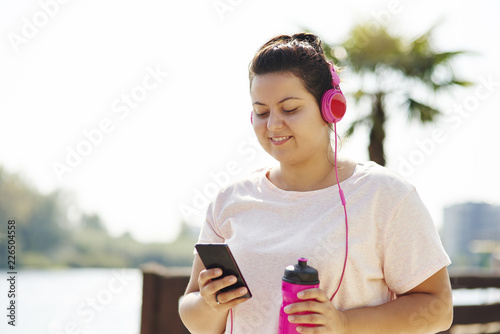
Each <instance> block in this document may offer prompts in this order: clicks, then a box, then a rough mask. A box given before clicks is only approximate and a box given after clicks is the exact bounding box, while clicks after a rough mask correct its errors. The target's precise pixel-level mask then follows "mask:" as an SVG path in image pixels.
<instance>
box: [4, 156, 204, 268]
mask: <svg viewBox="0 0 500 334" xmlns="http://www.w3.org/2000/svg"><path fill="white" fill-rule="evenodd" d="M71 198H73V196H72V195H71V194H68V193H65V192H62V191H59V190H57V191H54V192H52V193H50V194H42V193H40V192H39V191H38V190H36V189H35V188H33V187H32V186H31V185H30V184H29V183H28V182H26V181H25V180H23V179H22V178H21V177H19V176H18V175H16V174H12V173H9V172H7V171H6V170H5V169H4V168H3V167H1V166H0V221H1V222H2V226H3V225H4V223H6V222H7V221H8V220H9V219H15V220H16V229H17V230H16V245H17V246H16V254H17V256H16V262H17V263H16V267H17V268H19V269H49V268H51V269H52V268H84V267H85V268H87V267H96V268H139V267H140V266H142V265H143V264H145V263H148V262H155V263H159V264H161V265H164V266H167V267H170V266H174V267H183V266H191V265H192V260H193V247H194V244H195V242H196V238H197V231H193V228H191V227H190V226H189V225H187V224H186V223H183V224H182V228H181V231H180V233H179V235H178V237H177V238H176V240H174V241H172V242H169V243H141V242H139V241H137V240H135V239H134V238H133V237H132V236H131V235H130V234H129V233H124V234H123V235H121V236H118V237H114V236H111V235H110V234H109V232H108V231H107V230H106V228H105V224H104V222H103V221H102V220H101V218H100V217H99V215H97V214H87V213H82V214H80V215H79V217H78V218H77V219H75V218H73V219H72V220H71V219H70V218H69V217H71V214H70V213H71V211H72V210H73V211H74V210H75V209H74V208H75V204H74V203H71V202H70V201H69V200H68V199H71ZM6 242H7V230H6V229H5V228H2V229H0V254H3V258H6V256H7V254H6V247H4V245H5V244H6ZM4 253H5V254H4ZM6 265H7V264H6V263H2V264H0V268H5V266H6Z"/></svg>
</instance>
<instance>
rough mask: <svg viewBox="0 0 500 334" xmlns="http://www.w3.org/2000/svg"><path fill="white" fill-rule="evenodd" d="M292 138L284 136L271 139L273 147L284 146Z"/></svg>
mask: <svg viewBox="0 0 500 334" xmlns="http://www.w3.org/2000/svg"><path fill="white" fill-rule="evenodd" d="M290 138H292V136H282V137H270V138H269V139H270V140H271V143H273V145H283V144H284V143H286V142H287V141H288V140H289V139H290Z"/></svg>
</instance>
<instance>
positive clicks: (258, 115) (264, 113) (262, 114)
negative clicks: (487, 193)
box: [255, 111, 268, 117]
mask: <svg viewBox="0 0 500 334" xmlns="http://www.w3.org/2000/svg"><path fill="white" fill-rule="evenodd" d="M255 114H256V115H257V117H264V116H266V115H267V114H268V112H266V111H264V112H260V113H259V112H257V111H256V112H255Z"/></svg>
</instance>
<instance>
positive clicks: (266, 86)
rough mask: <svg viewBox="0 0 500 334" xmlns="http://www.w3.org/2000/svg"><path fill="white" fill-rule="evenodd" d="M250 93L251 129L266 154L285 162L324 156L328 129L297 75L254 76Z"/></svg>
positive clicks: (312, 98)
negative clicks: (251, 108) (251, 104)
mask: <svg viewBox="0 0 500 334" xmlns="http://www.w3.org/2000/svg"><path fill="white" fill-rule="evenodd" d="M250 95H251V97H252V103H253V128H254V131H255V134H256V135H257V138H258V140H259V142H260V144H261V145H262V147H263V148H264V150H266V152H267V153H269V154H270V155H271V156H272V157H274V158H275V159H276V160H278V161H279V162H280V163H287V164H300V163H306V162H314V159H316V158H320V159H321V158H323V159H324V158H325V157H327V152H328V151H327V150H328V147H329V145H330V141H329V138H330V137H329V128H328V126H327V123H325V121H324V120H323V119H322V117H321V113H320V110H319V107H318V105H317V103H316V100H315V98H314V96H313V95H312V94H311V93H309V92H308V91H307V90H306V89H305V88H304V86H303V85H302V82H301V81H300V79H299V78H298V77H296V76H295V75H294V74H292V73H290V72H276V73H269V74H263V75H256V76H255V77H254V78H253V81H252V85H251V89H250Z"/></svg>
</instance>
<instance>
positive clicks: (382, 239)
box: [199, 162, 450, 334]
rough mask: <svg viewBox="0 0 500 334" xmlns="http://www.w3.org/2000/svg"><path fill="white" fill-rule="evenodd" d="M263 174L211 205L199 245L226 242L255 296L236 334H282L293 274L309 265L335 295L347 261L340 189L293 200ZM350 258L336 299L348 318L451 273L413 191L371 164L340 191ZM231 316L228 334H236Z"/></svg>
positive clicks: (237, 312)
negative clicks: (284, 291)
mask: <svg viewBox="0 0 500 334" xmlns="http://www.w3.org/2000/svg"><path fill="white" fill-rule="evenodd" d="M268 171H269V169H261V170H258V171H256V172H254V173H252V174H251V175H250V177H248V178H247V179H245V180H244V181H241V182H238V183H236V184H233V185H231V186H229V187H227V188H225V189H224V190H222V191H221V192H220V193H219V194H218V196H217V197H216V199H215V200H214V201H213V202H212V203H211V204H210V206H209V208H208V211H207V219H206V222H205V224H204V226H203V228H202V231H201V233H200V237H199V242H200V243H227V244H228V245H229V247H230V249H231V251H232V253H233V255H234V257H235V259H236V262H237V263H238V266H239V267H240V269H241V271H242V273H243V276H244V277H245V280H246V282H247V284H248V286H249V288H250V290H251V292H252V294H253V297H252V298H251V299H249V300H248V301H246V302H245V303H242V304H240V305H238V306H237V307H236V308H235V309H233V333H234V334H243V333H245V334H246V333H277V332H278V320H279V308H280V305H281V301H282V297H281V278H282V276H283V272H284V270H285V267H286V266H287V265H290V264H296V263H297V259H298V258H301V257H305V258H307V259H308V260H309V261H308V264H309V265H310V266H312V267H314V268H316V269H317V270H318V272H319V278H320V288H322V289H323V290H324V291H325V292H326V293H327V294H328V296H330V297H331V296H332V295H333V293H334V292H335V290H336V289H337V286H338V284H339V279H340V276H341V273H342V268H343V264H344V258H345V233H346V229H345V218H344V209H343V206H342V204H341V201H340V196H339V193H338V186H337V185H334V186H331V187H328V188H325V189H320V190H315V191H305V192H300V191H285V190H282V189H279V188H277V187H276V186H275V185H273V184H272V183H271V182H270V181H269V180H268V179H267V177H266V174H267V172H268ZM341 188H342V189H343V191H344V195H345V199H346V202H347V217H348V227H349V250H348V260H347V267H346V271H345V274H344V279H343V281H342V285H341V287H340V290H339V291H338V293H337V295H336V296H335V298H334V299H333V304H334V305H335V307H336V308H337V309H340V310H346V309H351V308H358V307H363V306H373V305H380V304H383V303H386V302H388V301H390V300H393V299H395V298H396V294H401V293H404V292H407V291H409V290H411V289H412V288H414V287H415V286H417V285H419V284H420V283H422V282H423V281H425V280H426V279H427V278H429V277H430V276H432V275H433V274H434V273H436V272H437V271H438V270H440V269H441V268H443V267H445V266H447V265H449V264H450V260H449V258H448V255H447V254H446V253H445V251H444V249H443V247H442V244H441V241H440V239H439V235H438V233H437V230H436V228H435V225H434V223H433V221H432V218H431V217H430V215H429V213H428V211H427V209H426V208H425V206H424V204H423V203H422V201H421V200H420V198H419V196H418V194H417V192H416V190H415V188H414V187H413V186H411V185H410V184H408V183H407V182H405V181H404V180H402V179H400V178H398V177H397V176H395V175H393V174H392V173H391V172H390V171H389V170H388V169H386V168H384V167H381V166H379V165H377V164H375V163H373V162H367V163H364V164H358V165H357V166H356V169H355V171H354V173H353V175H352V176H351V177H350V178H348V179H347V180H345V181H343V182H341ZM230 323H231V320H230V317H228V321H227V327H226V332H227V333H230V326H231V324H230Z"/></svg>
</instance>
